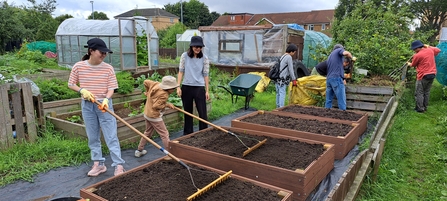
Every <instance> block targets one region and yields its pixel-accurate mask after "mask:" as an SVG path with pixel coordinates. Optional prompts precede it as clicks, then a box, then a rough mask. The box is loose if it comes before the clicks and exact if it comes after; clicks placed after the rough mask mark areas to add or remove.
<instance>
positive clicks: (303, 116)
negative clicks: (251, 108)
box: [272, 105, 368, 137]
mask: <svg viewBox="0 0 447 201" xmlns="http://www.w3.org/2000/svg"><path fill="white" fill-rule="evenodd" d="M294 106H295V105H287V106H284V107H280V108H277V109H274V110H272V113H273V114H288V115H292V116H293V117H296V118H301V119H319V120H322V121H328V122H334V123H343V124H358V125H359V137H360V135H362V134H363V132H365V131H366V128H367V126H368V113H366V112H361V111H349V112H354V113H357V114H360V115H363V116H362V117H360V119H359V120H357V121H349V120H342V119H335V118H329V117H320V116H314V115H308V114H300V113H291V112H286V111H284V110H285V109H287V108H290V107H294ZM299 106H300V107H308V108H312V109H314V110H315V111H318V110H326V109H325V108H321V107H315V106H305V105H299ZM335 110H336V109H335ZM340 112H341V111H340Z"/></svg>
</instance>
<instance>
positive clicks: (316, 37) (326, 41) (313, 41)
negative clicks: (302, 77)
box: [303, 30, 332, 68]
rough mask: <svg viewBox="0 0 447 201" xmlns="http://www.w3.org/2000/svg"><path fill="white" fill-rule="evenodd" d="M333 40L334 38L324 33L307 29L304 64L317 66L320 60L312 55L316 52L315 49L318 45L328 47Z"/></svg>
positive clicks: (309, 66)
mask: <svg viewBox="0 0 447 201" xmlns="http://www.w3.org/2000/svg"><path fill="white" fill-rule="evenodd" d="M331 41H332V39H331V38H329V37H328V36H327V35H326V34H324V33H321V32H317V31H310V30H306V31H305V35H304V48H303V64H304V65H305V66H306V67H307V68H313V67H314V66H316V65H317V64H318V62H319V61H316V60H315V59H313V58H312V56H311V55H312V54H313V55H315V54H316V52H315V50H316V47H317V46H321V47H323V48H327V47H328V46H329V45H330V44H331Z"/></svg>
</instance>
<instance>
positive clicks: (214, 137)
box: [180, 129, 324, 170]
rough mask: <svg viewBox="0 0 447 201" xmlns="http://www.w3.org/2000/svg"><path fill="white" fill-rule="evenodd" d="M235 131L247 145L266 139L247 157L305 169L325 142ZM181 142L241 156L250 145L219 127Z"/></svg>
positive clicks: (322, 150)
mask: <svg viewBox="0 0 447 201" xmlns="http://www.w3.org/2000/svg"><path fill="white" fill-rule="evenodd" d="M234 134H236V135H237V136H238V137H239V139H241V141H242V142H243V143H244V144H245V145H247V146H248V147H253V146H254V145H256V144H258V143H259V142H260V141H262V140H264V139H267V141H266V142H265V143H264V144H263V145H261V146H260V147H258V148H257V149H255V150H253V151H252V152H250V153H249V154H248V155H246V156H244V157H243V158H244V159H246V160H250V161H255V162H259V163H263V164H267V165H272V166H276V167H281V168H285V169H291V170H296V169H306V168H307V166H309V165H310V164H311V163H312V162H313V161H315V160H316V159H318V157H320V156H321V155H322V154H323V152H324V147H323V145H322V144H309V143H305V142H300V141H293V140H287V139H278V138H271V137H261V136H252V135H246V134H240V133H234ZM180 143H181V144H185V145H188V146H192V147H197V148H201V149H206V150H209V151H213V152H217V153H221V154H225V155H230V156H234V157H238V158H242V154H243V152H244V151H246V150H247V149H248V148H247V147H245V146H244V145H243V144H242V143H241V142H240V141H239V140H238V138H237V137H235V136H233V135H231V134H228V133H225V132H223V131H220V130H216V129H213V130H208V131H205V132H200V133H197V134H195V135H193V136H191V137H190V138H187V139H183V140H181V141H180Z"/></svg>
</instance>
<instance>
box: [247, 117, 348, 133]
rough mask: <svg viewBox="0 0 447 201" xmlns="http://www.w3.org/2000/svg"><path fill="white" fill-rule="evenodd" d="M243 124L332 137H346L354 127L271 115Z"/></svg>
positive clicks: (249, 119) (249, 120)
mask: <svg viewBox="0 0 447 201" xmlns="http://www.w3.org/2000/svg"><path fill="white" fill-rule="evenodd" d="M241 121H243V122H249V123H254V124H261V125H266V126H272V127H277V128H284V129H293V130H298V131H305V132H310V133H316V134H323V135H330V136H346V135H347V134H348V133H349V132H350V131H351V130H352V128H353V127H352V126H351V125H348V124H341V123H332V122H326V121H318V120H312V119H311V120H308V119H299V118H293V117H287V116H280V115H275V114H271V113H264V114H262V115H261V114H259V115H255V116H251V117H247V118H244V119H241Z"/></svg>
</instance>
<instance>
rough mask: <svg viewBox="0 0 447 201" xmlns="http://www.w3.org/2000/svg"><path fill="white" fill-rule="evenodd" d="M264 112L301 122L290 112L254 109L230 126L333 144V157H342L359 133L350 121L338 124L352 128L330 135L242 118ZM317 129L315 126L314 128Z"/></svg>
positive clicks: (356, 140) (351, 146) (355, 140)
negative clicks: (340, 133) (253, 121)
mask: <svg viewBox="0 0 447 201" xmlns="http://www.w3.org/2000/svg"><path fill="white" fill-rule="evenodd" d="M264 114H273V115H278V116H283V117H291V118H293V119H296V124H300V123H302V121H303V119H302V118H297V117H295V116H294V115H292V114H286V113H283V114H277V113H272V112H267V111H256V112H252V113H249V114H246V115H244V116H241V117H239V118H236V119H233V120H232V121H231V126H232V127H236V128H242V129H248V130H257V131H263V132H269V133H275V134H280V135H286V136H292V137H299V138H304V139H309V140H315V141H320V142H326V143H330V144H335V159H343V158H344V157H345V156H346V154H347V153H348V152H349V151H351V149H352V148H353V147H354V146H355V145H356V144H357V142H358V136H359V135H360V127H359V126H358V124H355V125H353V124H352V123H348V124H346V123H340V124H346V125H350V126H352V129H351V130H350V131H349V132H348V133H347V134H346V135H344V136H341V135H340V136H330V135H324V134H317V133H313V132H305V131H299V130H293V129H285V128H279V127H273V126H266V125H261V124H254V123H249V122H245V121H244V119H246V118H249V117H253V116H256V115H264ZM314 119H315V120H317V121H320V122H321V124H325V123H333V122H327V121H324V120H320V119H319V118H314ZM315 129H317V128H315Z"/></svg>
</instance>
